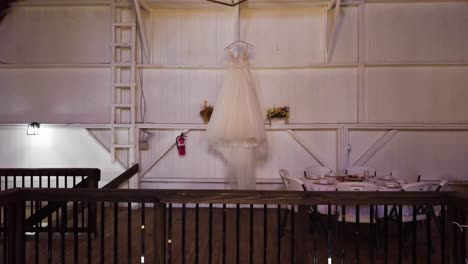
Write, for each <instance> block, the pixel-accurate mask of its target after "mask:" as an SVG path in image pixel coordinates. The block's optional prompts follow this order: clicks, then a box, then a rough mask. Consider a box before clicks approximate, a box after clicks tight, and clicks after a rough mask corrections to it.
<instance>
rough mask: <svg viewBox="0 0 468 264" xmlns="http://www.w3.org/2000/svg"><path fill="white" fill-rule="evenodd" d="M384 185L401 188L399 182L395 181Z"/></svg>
mask: <svg viewBox="0 0 468 264" xmlns="http://www.w3.org/2000/svg"><path fill="white" fill-rule="evenodd" d="M384 186H385V187H386V188H400V185H399V184H398V183H394V182H386V183H385V184H384Z"/></svg>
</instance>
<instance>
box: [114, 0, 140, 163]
mask: <svg viewBox="0 0 468 264" xmlns="http://www.w3.org/2000/svg"><path fill="white" fill-rule="evenodd" d="M111 10H112V14H111V17H112V25H111V26H112V29H111V52H112V54H111V65H112V73H111V75H112V80H111V83H112V87H111V123H110V128H111V137H110V138H111V142H110V152H111V159H112V162H114V161H115V159H116V155H117V151H118V150H125V149H127V150H128V158H127V162H126V163H127V164H126V165H127V166H130V165H131V164H132V163H134V162H135V151H136V137H135V136H136V135H135V131H136V63H137V62H136V44H137V43H136V33H137V30H136V18H135V12H134V11H133V5H132V4H131V3H130V2H119V1H118V0H114V2H113V3H112V4H111ZM124 163H125V162H124Z"/></svg>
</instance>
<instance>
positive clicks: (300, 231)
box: [292, 205, 310, 264]
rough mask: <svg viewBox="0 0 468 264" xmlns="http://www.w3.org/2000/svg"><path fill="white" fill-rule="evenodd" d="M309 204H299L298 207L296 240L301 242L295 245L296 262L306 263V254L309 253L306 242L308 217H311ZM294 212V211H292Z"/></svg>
mask: <svg viewBox="0 0 468 264" xmlns="http://www.w3.org/2000/svg"><path fill="white" fill-rule="evenodd" d="M309 208H310V206H309V205H298V209H297V217H296V224H295V225H296V235H295V237H296V241H299V243H296V246H295V251H296V252H295V255H296V258H295V259H296V263H298V264H302V263H305V260H306V255H307V250H306V248H305V245H306V244H307V243H306V242H305V240H306V238H307V235H308V233H309V232H308V230H309V229H308V228H309V225H308V219H309V215H308V212H309ZM292 213H294V211H292Z"/></svg>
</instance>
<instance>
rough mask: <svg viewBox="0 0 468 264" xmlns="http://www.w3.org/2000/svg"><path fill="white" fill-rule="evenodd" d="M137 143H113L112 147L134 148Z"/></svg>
mask: <svg viewBox="0 0 468 264" xmlns="http://www.w3.org/2000/svg"><path fill="white" fill-rule="evenodd" d="M134 147H135V145H120V144H112V148H134Z"/></svg>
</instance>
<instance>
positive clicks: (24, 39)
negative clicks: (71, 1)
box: [0, 6, 110, 64]
mask: <svg viewBox="0 0 468 264" xmlns="http://www.w3.org/2000/svg"><path fill="white" fill-rule="evenodd" d="M109 25H110V9H109V8H107V7H96V6H94V7H86V6H82V7H67V6H48V7H41V6H34V7H18V8H12V10H11V12H10V13H9V14H8V16H6V17H5V19H4V20H3V21H2V22H1V23H0V36H2V37H1V38H0V61H1V62H2V63H35V64H37V63H59V64H60V63H61V64H65V63H109V61H110V48H109V41H110V31H109Z"/></svg>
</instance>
